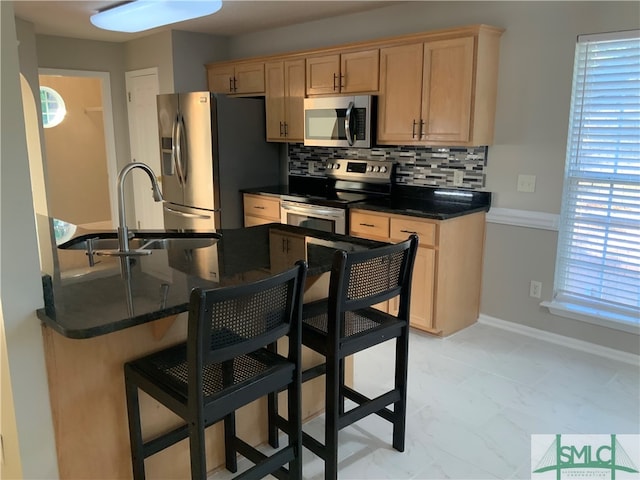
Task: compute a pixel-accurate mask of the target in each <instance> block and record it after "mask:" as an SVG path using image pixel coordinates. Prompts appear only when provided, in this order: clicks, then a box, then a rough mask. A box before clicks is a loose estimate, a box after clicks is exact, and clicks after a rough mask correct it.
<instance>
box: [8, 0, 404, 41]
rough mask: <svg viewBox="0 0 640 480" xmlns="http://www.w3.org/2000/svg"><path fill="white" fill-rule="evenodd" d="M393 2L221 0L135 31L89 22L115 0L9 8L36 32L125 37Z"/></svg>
mask: <svg viewBox="0 0 640 480" xmlns="http://www.w3.org/2000/svg"><path fill="white" fill-rule="evenodd" d="M0 1H2V0H0ZM396 2H397V0H392V1H380V0H374V1H364V0H357V1H328V0H321V1H315V0H297V1H294V0H286V1H271V0H224V3H223V5H222V9H221V10H220V11H219V12H218V13H216V14H214V15H210V16H208V17H203V18H200V19H196V20H190V21H187V22H180V23H176V24H173V25H171V26H168V27H160V28H156V29H153V30H147V31H146V32H140V33H117V32H110V31H106V30H100V29H98V28H96V27H94V26H93V25H92V24H91V23H90V22H89V17H90V16H91V15H92V14H93V13H95V12H96V11H98V9H102V8H105V7H108V6H111V5H114V4H116V3H120V1H119V0H106V1H105V0H71V1H52V0H45V1H40V0H38V1H32V0H16V1H14V11H15V15H16V17H19V18H21V19H23V20H27V21H29V22H31V23H33V24H34V25H35V32H36V33H37V34H44V35H57V36H64V37H72V38H83V39H91V40H102V41H111V42H126V41H128V40H133V39H135V38H140V37H144V36H147V35H150V34H152V33H156V32H159V31H162V30H166V29H174V30H186V31H191V32H201V33H210V34H214V35H223V36H231V35H240V34H245V33H251V32H257V31H260V30H268V29H271V28H277V27H283V26H286V25H292V24H296V23H302V22H308V21H312V20H318V19H322V18H329V17H334V16H338V15H344V14H348V13H355V12H362V11H366V10H373V9H376V8H381V7H385V6H388V5H390V4H391V3H396Z"/></svg>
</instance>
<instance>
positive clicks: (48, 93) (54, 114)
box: [40, 87, 67, 128]
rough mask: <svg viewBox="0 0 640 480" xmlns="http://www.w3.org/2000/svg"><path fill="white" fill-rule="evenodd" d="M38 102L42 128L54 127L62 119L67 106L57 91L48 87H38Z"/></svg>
mask: <svg viewBox="0 0 640 480" xmlns="http://www.w3.org/2000/svg"><path fill="white" fill-rule="evenodd" d="M40 104H41V106H42V125H43V126H44V128H51V127H55V126H56V125H58V124H60V122H62V120H64V116H65V115H66V114H67V108H66V107H65V105H64V100H63V99H62V97H61V96H60V94H59V93H58V92H56V91H55V90H54V89H53V88H50V87H40Z"/></svg>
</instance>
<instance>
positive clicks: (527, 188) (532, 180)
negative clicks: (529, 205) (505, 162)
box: [518, 175, 536, 193]
mask: <svg viewBox="0 0 640 480" xmlns="http://www.w3.org/2000/svg"><path fill="white" fill-rule="evenodd" d="M518 191H519V192H526V193H533V192H535V191H536V176H535V175H518Z"/></svg>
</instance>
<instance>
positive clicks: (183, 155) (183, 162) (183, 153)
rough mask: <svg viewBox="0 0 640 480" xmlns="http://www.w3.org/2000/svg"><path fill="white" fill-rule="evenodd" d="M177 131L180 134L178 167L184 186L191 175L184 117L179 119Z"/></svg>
mask: <svg viewBox="0 0 640 480" xmlns="http://www.w3.org/2000/svg"><path fill="white" fill-rule="evenodd" d="M176 131H177V133H178V165H179V166H180V167H179V170H180V176H181V177H182V184H183V185H186V184H187V176H188V175H189V171H188V170H189V152H188V151H187V144H186V138H187V136H186V133H185V126H184V117H183V116H182V115H180V117H179V118H178V126H177V129H176ZM183 143H184V144H183Z"/></svg>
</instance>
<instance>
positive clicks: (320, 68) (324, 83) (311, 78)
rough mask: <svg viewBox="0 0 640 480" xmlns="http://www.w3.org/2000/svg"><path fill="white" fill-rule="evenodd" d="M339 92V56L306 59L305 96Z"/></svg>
mask: <svg viewBox="0 0 640 480" xmlns="http://www.w3.org/2000/svg"><path fill="white" fill-rule="evenodd" d="M338 92H340V55H324V56H321V57H309V58H307V95H326V94H331V93H338Z"/></svg>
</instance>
